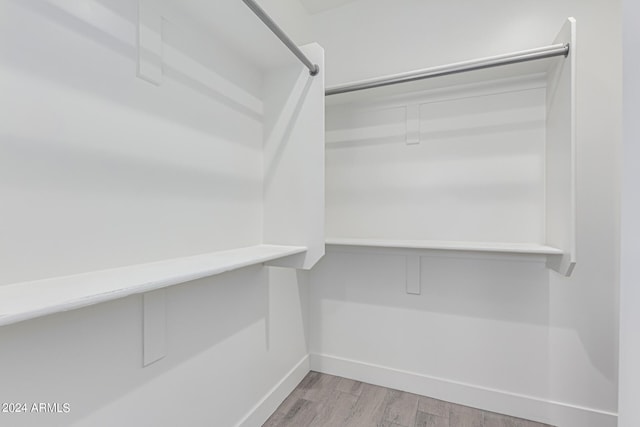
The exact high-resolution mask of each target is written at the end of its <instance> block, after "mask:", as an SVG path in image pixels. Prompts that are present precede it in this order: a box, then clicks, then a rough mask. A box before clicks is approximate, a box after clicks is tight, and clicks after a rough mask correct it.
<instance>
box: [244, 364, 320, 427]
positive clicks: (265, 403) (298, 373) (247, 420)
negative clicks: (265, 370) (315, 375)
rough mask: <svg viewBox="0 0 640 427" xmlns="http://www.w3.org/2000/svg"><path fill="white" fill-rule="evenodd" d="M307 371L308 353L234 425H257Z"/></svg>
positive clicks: (284, 397)
mask: <svg viewBox="0 0 640 427" xmlns="http://www.w3.org/2000/svg"><path fill="white" fill-rule="evenodd" d="M308 373H309V355H306V356H304V357H303V358H302V359H301V360H300V361H299V362H298V363H297V364H296V366H294V367H293V368H292V369H291V370H290V371H289V372H288V373H287V374H286V375H285V376H284V377H283V378H282V379H281V380H280V381H279V382H278V384H276V385H275V386H274V387H273V388H272V389H271V390H269V391H268V392H267V394H265V395H264V397H263V398H262V399H260V401H259V402H258V403H257V404H256V405H255V406H254V407H253V408H251V410H250V411H249V413H247V415H245V416H244V417H243V418H242V419H241V420H240V421H239V422H238V423H237V424H236V425H235V427H259V426H261V425H262V424H264V422H265V421H267V419H268V418H269V417H270V416H271V414H273V413H274V412H275V411H276V409H278V406H280V404H281V403H282V402H283V401H284V400H285V399H286V398H287V396H289V394H291V392H292V391H293V390H294V389H295V388H296V386H297V385H298V384H300V381H302V379H303V378H304V377H305V375H307V374H308Z"/></svg>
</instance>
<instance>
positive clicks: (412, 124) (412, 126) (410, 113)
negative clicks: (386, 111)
mask: <svg viewBox="0 0 640 427" xmlns="http://www.w3.org/2000/svg"><path fill="white" fill-rule="evenodd" d="M405 109H406V114H407V125H406V132H407V140H406V142H407V145H415V144H420V106H419V105H417V104H415V105H407V106H406V107H405Z"/></svg>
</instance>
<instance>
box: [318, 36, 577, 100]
mask: <svg viewBox="0 0 640 427" xmlns="http://www.w3.org/2000/svg"><path fill="white" fill-rule="evenodd" d="M567 55H569V44H568V43H567V44H554V45H551V46H545V47H539V48H536V49H529V50H523V51H520V52H515V53H508V54H505V55H498V56H492V57H489V58H482V59H474V60H472V61H464V62H457V63H455V64H449V65H442V66H439V67H433V68H426V69H424V70H417V71H410V72H408V73H401V74H394V75H391V76H386V77H378V78H374V79H370V80H363V81H360V82H356V83H348V84H345V85H341V86H334V87H332V88H329V89H327V90H326V91H325V95H327V96H328V95H338V94H340V93H347V92H355V91H357V90H364V89H373V88H376V87H381V86H389V85H394V84H398V83H406V82H413V81H416V80H422V79H429V78H432V77H441V76H447V75H449V74H457V73H464V72H466V71H474V70H481V69H483V68H491V67H499V66H502V65H509V64H517V63H519V62H525V61H535V60H536V59H544V58H551V57H554V56H565V57H566V56H567Z"/></svg>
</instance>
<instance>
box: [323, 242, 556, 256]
mask: <svg viewBox="0 0 640 427" xmlns="http://www.w3.org/2000/svg"><path fill="white" fill-rule="evenodd" d="M325 243H326V244H327V245H337V246H360V247H374V248H395V249H425V250H442V251H470V252H499V253H512V254H538V255H562V253H563V252H562V250H560V249H557V248H553V247H551V246H546V245H539V244H535V243H502V242H457V241H443V240H395V239H393V240H391V239H353V238H327V239H325Z"/></svg>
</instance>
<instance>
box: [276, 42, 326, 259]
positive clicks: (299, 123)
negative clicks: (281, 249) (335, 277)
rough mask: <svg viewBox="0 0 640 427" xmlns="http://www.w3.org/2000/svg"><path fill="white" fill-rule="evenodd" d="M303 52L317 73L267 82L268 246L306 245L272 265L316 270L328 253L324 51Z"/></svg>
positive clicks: (295, 72)
mask: <svg viewBox="0 0 640 427" xmlns="http://www.w3.org/2000/svg"><path fill="white" fill-rule="evenodd" d="M301 49H302V51H303V52H304V53H305V54H306V55H307V56H308V57H309V58H310V59H311V60H312V61H313V62H314V63H316V64H318V66H319V67H320V72H319V73H318V74H317V75H315V76H311V75H309V71H308V70H307V69H306V68H304V67H303V66H300V65H299V64H296V65H295V66H293V67H287V68H280V69H276V70H274V71H273V72H271V73H269V74H268V75H267V77H266V80H265V96H264V102H265V104H264V105H265V124H264V243H266V244H274V245H293V246H304V247H306V248H307V251H306V252H305V253H304V254H299V255H295V256H292V257H288V258H283V259H278V260H274V261H272V262H270V263H269V265H276V266H282V267H294V268H303V269H310V268H311V267H313V265H314V264H315V263H316V262H317V261H318V260H319V259H320V258H322V256H323V255H324V209H325V206H324V143H325V142H324V50H323V49H322V48H321V47H320V46H319V45H318V44H315V43H312V44H309V45H306V46H302V47H301Z"/></svg>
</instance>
